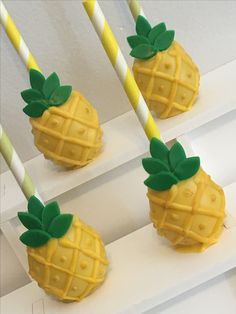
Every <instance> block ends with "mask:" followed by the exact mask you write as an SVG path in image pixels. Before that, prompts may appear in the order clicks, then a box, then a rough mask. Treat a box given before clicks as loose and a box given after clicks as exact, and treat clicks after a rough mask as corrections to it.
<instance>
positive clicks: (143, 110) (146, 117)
mask: <svg viewBox="0 0 236 314" xmlns="http://www.w3.org/2000/svg"><path fill="white" fill-rule="evenodd" d="M83 5H84V7H85V10H86V12H87V14H88V16H89V18H90V20H91V22H92V24H93V26H94V28H95V30H96V32H97V34H98V36H99V38H100V40H101V42H102V44H103V47H104V49H105V51H106V53H107V55H108V57H109V59H110V61H111V63H112V65H113V67H114V69H115V71H116V73H117V75H118V77H119V79H120V81H121V83H122V85H123V88H124V90H125V92H126V94H127V96H128V98H129V100H130V103H131V105H132V107H133V109H134V111H135V113H136V115H137V116H138V119H139V121H140V123H141V125H142V127H143V129H144V131H145V133H146V135H147V137H148V139H149V140H150V139H151V138H153V137H157V138H160V132H159V130H158V128H157V126H156V124H155V121H154V120H153V117H152V115H151V113H150V111H149V109H148V107H147V105H146V103H145V100H144V98H143V96H142V95H141V92H140V90H139V88H138V86H137V84H136V82H135V80H134V78H133V75H132V73H131V71H130V69H129V67H128V65H127V63H126V61H125V58H124V56H123V55H122V52H121V50H120V48H119V46H118V44H117V41H116V39H115V37H114V35H113V33H112V31H111V29H110V27H109V25H108V23H107V21H106V19H105V16H104V15H103V13H102V10H101V8H100V6H99V4H98V3H97V1H96V0H85V1H83Z"/></svg>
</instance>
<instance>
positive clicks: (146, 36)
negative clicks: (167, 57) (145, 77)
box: [127, 15, 175, 60]
mask: <svg viewBox="0 0 236 314" xmlns="http://www.w3.org/2000/svg"><path fill="white" fill-rule="evenodd" d="M136 33H137V35H133V36H129V37H127V41H128V43H129V45H130V47H131V48H132V51H131V53H130V55H131V56H132V57H134V58H137V59H142V60H148V59H150V58H152V57H153V56H155V55H156V54H157V53H158V51H164V50H167V49H168V48H169V47H170V46H171V45H172V42H173V40H174V35H175V32H174V31H173V30H167V29H166V25H165V23H160V24H157V25H155V26H154V27H151V25H150V24H149V22H148V20H147V19H146V18H145V17H143V16H141V15H139V16H138V18H137V20H136Z"/></svg>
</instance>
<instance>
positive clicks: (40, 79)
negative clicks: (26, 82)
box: [29, 69, 45, 91]
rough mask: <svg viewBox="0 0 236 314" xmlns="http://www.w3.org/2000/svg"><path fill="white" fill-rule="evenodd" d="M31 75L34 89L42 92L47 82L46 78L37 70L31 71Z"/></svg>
mask: <svg viewBox="0 0 236 314" xmlns="http://www.w3.org/2000/svg"><path fill="white" fill-rule="evenodd" d="M29 74H30V85H31V87H32V88H33V89H37V90H38V91H42V88H43V84H44V81H45V77H44V76H43V74H42V73H41V72H39V71H37V70H35V69H31V70H30V71H29Z"/></svg>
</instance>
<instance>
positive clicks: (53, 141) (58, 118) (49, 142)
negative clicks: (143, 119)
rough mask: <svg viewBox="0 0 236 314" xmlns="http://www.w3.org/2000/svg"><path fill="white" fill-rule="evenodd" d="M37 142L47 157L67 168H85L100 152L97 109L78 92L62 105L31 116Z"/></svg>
mask: <svg viewBox="0 0 236 314" xmlns="http://www.w3.org/2000/svg"><path fill="white" fill-rule="evenodd" d="M30 123H31V125H32V133H33V135H34V143H35V145H36V147H37V148H38V150H39V151H40V152H42V153H43V154H44V156H45V158H47V159H50V160H52V161H53V162H54V163H55V164H59V165H62V166H65V167H82V166H85V165H86V164H88V163H89V162H91V161H92V160H93V159H94V158H95V157H96V156H97V155H98V154H99V152H100V151H101V147H102V130H101V128H100V125H99V120H98V115H97V111H96V109H95V108H94V107H93V106H92V105H91V104H90V103H89V102H88V101H87V100H86V99H85V98H84V97H83V96H82V95H81V94H80V93H79V92H77V91H73V92H72V94H71V96H70V98H69V99H68V100H67V102H66V103H64V104H63V105H61V106H58V107H56V106H53V107H49V109H48V110H45V111H44V113H43V115H42V116H41V117H39V118H30Z"/></svg>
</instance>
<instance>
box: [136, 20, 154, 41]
mask: <svg viewBox="0 0 236 314" xmlns="http://www.w3.org/2000/svg"><path fill="white" fill-rule="evenodd" d="M151 29H152V28H151V25H150V24H149V22H148V21H147V20H146V19H145V17H143V16H142V15H139V16H138V18H137V20H136V32H137V34H138V35H142V36H145V37H147V36H148V34H149V32H150V30H151Z"/></svg>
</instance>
